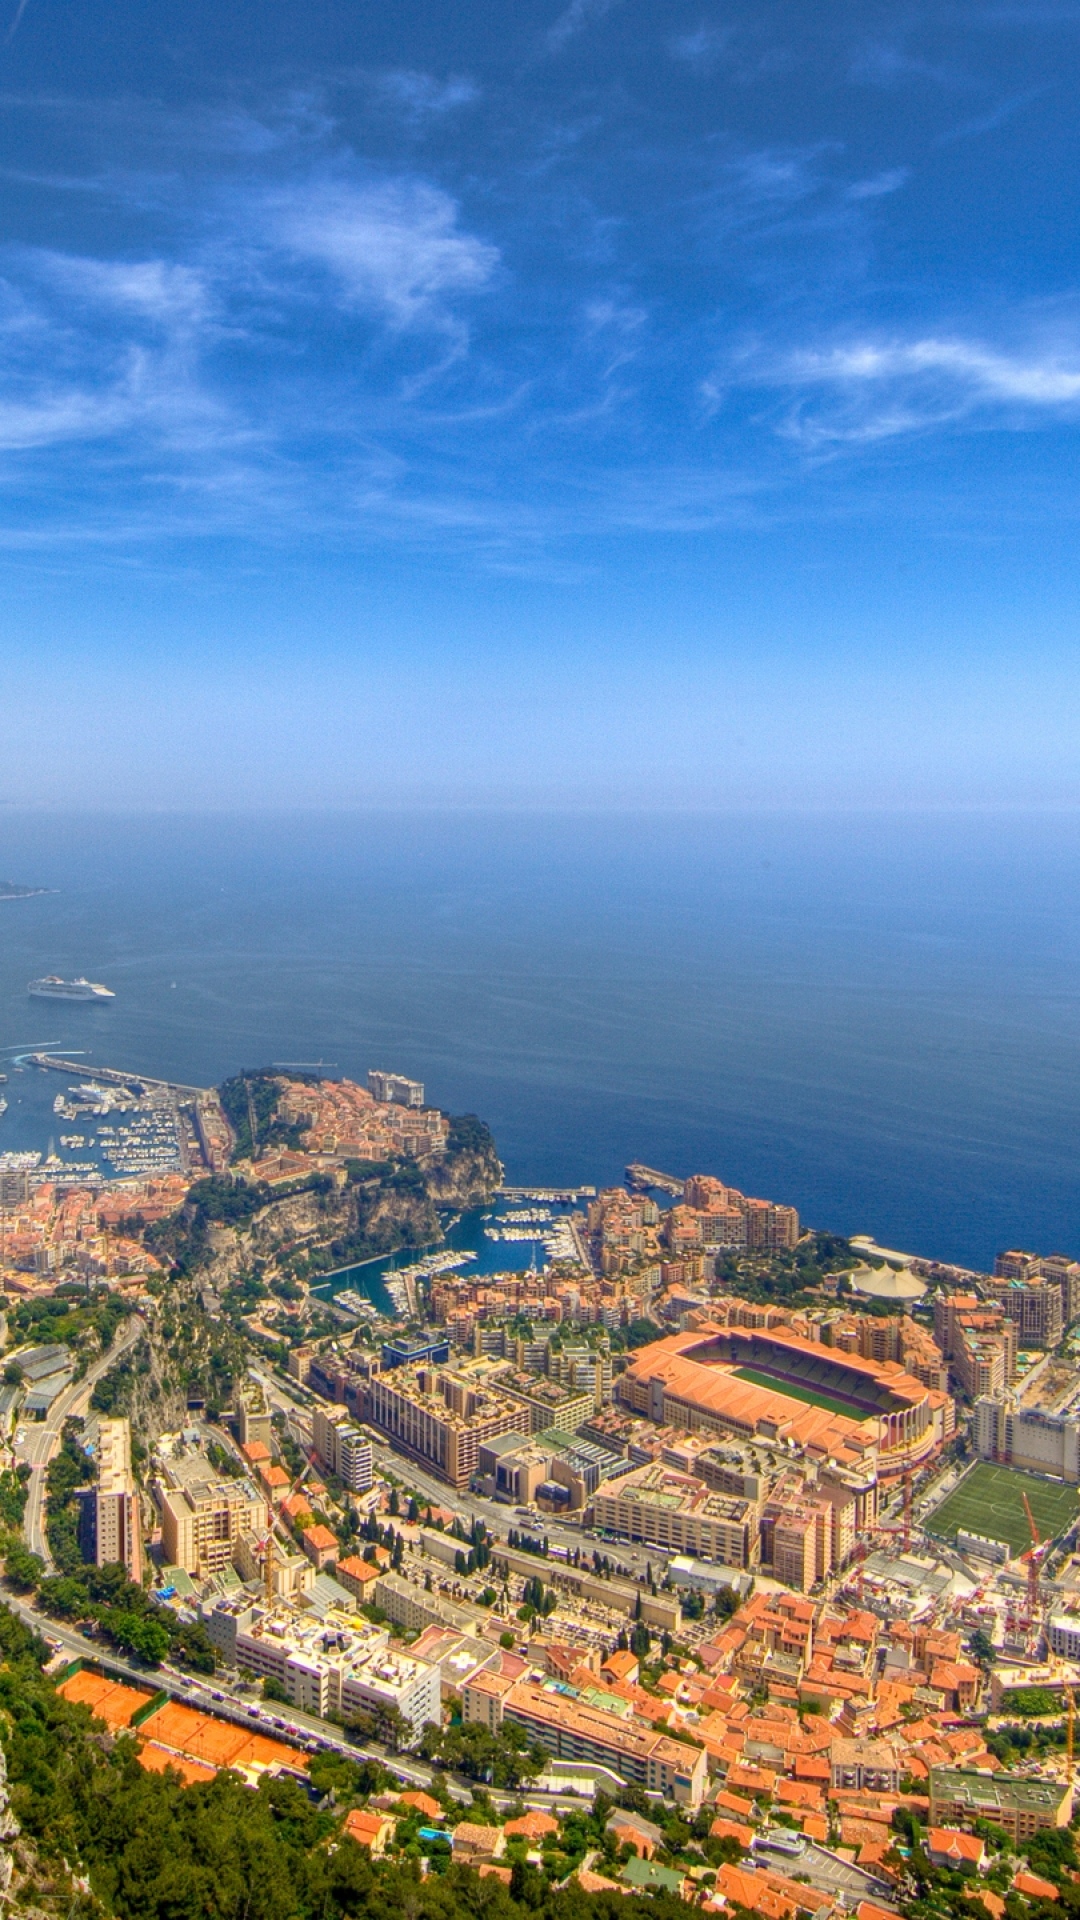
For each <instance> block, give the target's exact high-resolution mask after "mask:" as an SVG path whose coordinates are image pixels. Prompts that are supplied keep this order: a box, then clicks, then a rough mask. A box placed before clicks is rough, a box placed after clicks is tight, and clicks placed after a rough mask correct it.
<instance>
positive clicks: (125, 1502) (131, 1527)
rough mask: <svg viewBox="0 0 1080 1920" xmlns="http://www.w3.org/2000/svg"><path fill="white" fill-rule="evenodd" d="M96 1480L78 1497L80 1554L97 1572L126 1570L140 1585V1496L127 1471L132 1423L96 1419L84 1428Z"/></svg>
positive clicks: (133, 1477)
mask: <svg viewBox="0 0 1080 1920" xmlns="http://www.w3.org/2000/svg"><path fill="white" fill-rule="evenodd" d="M84 1444H85V1446H86V1450H87V1452H88V1453H89V1454H90V1457H91V1459H92V1460H93V1462H94V1465H95V1467H96V1468H97V1479H96V1481H95V1483H94V1485H93V1486H92V1487H87V1488H86V1489H85V1491H84V1492H83V1493H82V1494H81V1496H80V1508H81V1511H80V1514H79V1548H80V1551H81V1553H82V1556H83V1559H84V1560H89V1561H91V1562H92V1563H93V1565H94V1566H96V1567H108V1566H114V1565H119V1566H122V1567H126V1568H127V1571H128V1574H129V1575H130V1577H131V1579H132V1580H139V1581H141V1579H142V1572H143V1551H142V1524H141V1518H140V1514H139V1490H138V1487H137V1486H136V1484H135V1476H134V1473H133V1472H132V1466H131V1423H130V1421H128V1420H106V1419H104V1418H99V1419H96V1420H92V1421H90V1422H89V1423H88V1425H87V1428H86V1436H85V1442H84Z"/></svg>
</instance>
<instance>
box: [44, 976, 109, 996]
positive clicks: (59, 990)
mask: <svg viewBox="0 0 1080 1920" xmlns="http://www.w3.org/2000/svg"><path fill="white" fill-rule="evenodd" d="M26 991H27V993H28V994H29V995H30V998H31V1000H115V999H116V995H115V993H114V992H113V990H112V988H111V987H103V986H102V985H101V982H100V981H99V980H84V979H83V978H82V976H81V975H80V976H79V978H78V979H77V980H61V978H60V975H59V974H58V973H47V974H46V975H45V978H44V979H43V980H31V982H30V985H29V986H28V987H27V989H26Z"/></svg>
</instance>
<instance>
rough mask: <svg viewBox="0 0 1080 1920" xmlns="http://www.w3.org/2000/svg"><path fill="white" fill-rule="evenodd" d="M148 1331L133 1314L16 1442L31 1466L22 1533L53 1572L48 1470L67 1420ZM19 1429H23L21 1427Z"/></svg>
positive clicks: (21, 1458) (17, 1455)
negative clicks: (48, 1534) (47, 1532)
mask: <svg viewBox="0 0 1080 1920" xmlns="http://www.w3.org/2000/svg"><path fill="white" fill-rule="evenodd" d="M145 1332H146V1326H145V1323H144V1322H143V1321H142V1320H140V1318H139V1316H138V1315H137V1314H133V1315H132V1317H131V1319H130V1320H129V1321H128V1322H127V1323H126V1325H125V1326H123V1327H122V1328H121V1330H120V1332H119V1333H118V1334H117V1336H116V1339H115V1340H114V1341H113V1343H112V1346H111V1347H110V1348H109V1350H108V1352H107V1353H104V1354H102V1356H101V1359H100V1360H95V1362H94V1364H93V1366H92V1367H89V1368H88V1369H87V1371H86V1373H84V1375H83V1377H82V1379H81V1380H73V1381H72V1383H71V1385H70V1387H65V1388H64V1391H63V1393H61V1394H58V1395H57V1398H56V1399H55V1401H54V1402H53V1405H52V1407H51V1408H50V1410H49V1412H48V1414H47V1416H46V1418H45V1419H44V1420H42V1421H41V1422H40V1423H39V1422H38V1421H36V1420H35V1421H28V1422H27V1423H26V1427H25V1438H24V1439H23V1440H22V1441H21V1442H19V1443H17V1445H16V1448H15V1458H16V1461H17V1462H25V1463H26V1465H27V1466H29V1467H30V1469H31V1473H30V1482H29V1487H28V1490H27V1500H26V1512H25V1514H24V1516H23V1534H24V1536H25V1539H26V1544H27V1546H28V1547H29V1548H30V1550H31V1552H33V1553H39V1554H40V1555H41V1558H42V1559H43V1560H44V1562H45V1565H46V1566H47V1567H48V1569H49V1571H50V1573H51V1572H52V1571H53V1558H52V1554H51V1553H50V1552H49V1543H48V1541H47V1540H46V1538H45V1472H46V1468H47V1467H48V1464H49V1461H50V1460H51V1459H52V1457H53V1455H54V1453H55V1452H56V1451H57V1448H58V1447H59V1445H60V1435H61V1433H62V1431H63V1426H64V1421H65V1420H67V1419H69V1418H70V1417H71V1415H73V1414H81V1413H85V1411H86V1408H87V1407H88V1405H89V1403H90V1395H91V1394H92V1393H93V1391H94V1388H95V1387H96V1385H97V1383H98V1381H99V1380H100V1379H101V1378H102V1375H103V1374H106V1373H108V1372H109V1369H110V1368H111V1367H114V1366H115V1365H116V1362H117V1361H118V1360H119V1359H120V1358H121V1357H122V1355H123V1354H125V1353H126V1352H127V1351H128V1349H129V1348H130V1347H133V1346H134V1345H135V1344H136V1342H137V1341H139V1340H141V1339H142V1337H143V1335H144V1334H145ZM20 1431H23V1429H21V1428H20Z"/></svg>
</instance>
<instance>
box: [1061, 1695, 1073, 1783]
mask: <svg viewBox="0 0 1080 1920" xmlns="http://www.w3.org/2000/svg"><path fill="white" fill-rule="evenodd" d="M1061 1691H1062V1693H1063V1694H1064V1695H1065V1706H1066V1710H1067V1712H1068V1716H1069V1717H1068V1719H1067V1721H1066V1723H1065V1778H1066V1780H1067V1781H1068V1783H1069V1785H1070V1787H1071V1786H1072V1783H1073V1720H1074V1718H1075V1715H1076V1702H1075V1701H1074V1699H1073V1690H1072V1688H1071V1687H1066V1686H1063V1687H1062V1689H1061Z"/></svg>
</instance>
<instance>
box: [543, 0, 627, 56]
mask: <svg viewBox="0 0 1080 1920" xmlns="http://www.w3.org/2000/svg"><path fill="white" fill-rule="evenodd" d="M619 4H620V0H570V5H569V6H568V7H567V8H566V10H565V12H563V13H560V15H559V17H558V19H557V20H556V21H555V23H554V25H553V26H551V27H549V29H548V32H547V36H546V39H547V45H548V48H549V49H550V51H551V52H552V53H561V51H562V49H563V47H565V46H566V44H567V42H568V41H569V40H573V39H575V38H576V36H577V35H578V34H579V33H583V32H584V31H585V28H586V27H591V26H592V25H593V23H594V22H595V21H597V20H602V19H603V18H604V16H605V14H608V13H610V12H611V9H612V7H616V6H618V5H619Z"/></svg>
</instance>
